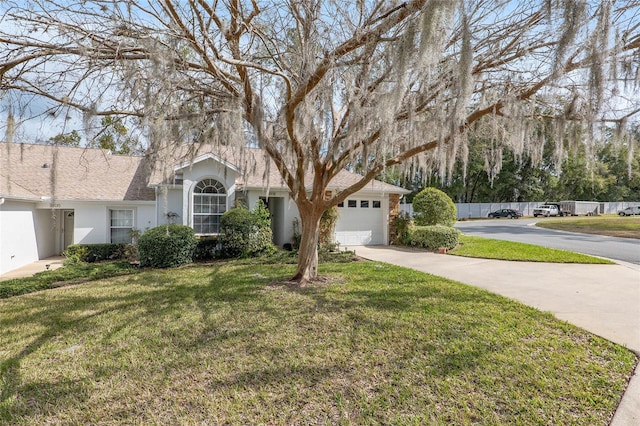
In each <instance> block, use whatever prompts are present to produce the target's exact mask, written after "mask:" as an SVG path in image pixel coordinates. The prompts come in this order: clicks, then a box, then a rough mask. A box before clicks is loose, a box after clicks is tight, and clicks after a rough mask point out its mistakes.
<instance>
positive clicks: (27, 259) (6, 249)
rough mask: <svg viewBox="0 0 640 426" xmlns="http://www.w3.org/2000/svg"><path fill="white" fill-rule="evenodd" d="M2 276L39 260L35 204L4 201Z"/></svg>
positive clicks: (0, 232)
mask: <svg viewBox="0 0 640 426" xmlns="http://www.w3.org/2000/svg"><path fill="white" fill-rule="evenodd" d="M2 200H3V202H2V204H1V205H0V275H1V274H4V273H6V272H9V271H11V270H13V269H16V268H20V267H21V266H24V265H28V264H29V263H32V262H35V261H36V260H38V244H37V240H36V229H35V225H34V221H35V215H36V208H35V203H30V202H22V201H12V200H7V199H2Z"/></svg>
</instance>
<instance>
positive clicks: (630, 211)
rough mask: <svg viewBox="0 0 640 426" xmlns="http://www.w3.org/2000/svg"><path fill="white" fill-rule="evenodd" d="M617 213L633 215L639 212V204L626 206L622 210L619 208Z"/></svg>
mask: <svg viewBox="0 0 640 426" xmlns="http://www.w3.org/2000/svg"><path fill="white" fill-rule="evenodd" d="M618 214H619V215H620V216H633V215H636V214H640V206H636V207H627V208H626V209H624V210H620V211H619V212H618Z"/></svg>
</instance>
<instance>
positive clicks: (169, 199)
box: [156, 185, 184, 226]
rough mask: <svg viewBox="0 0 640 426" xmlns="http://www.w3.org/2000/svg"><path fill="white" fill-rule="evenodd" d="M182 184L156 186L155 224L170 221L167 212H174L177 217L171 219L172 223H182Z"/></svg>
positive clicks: (164, 223)
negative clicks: (163, 186)
mask: <svg viewBox="0 0 640 426" xmlns="http://www.w3.org/2000/svg"><path fill="white" fill-rule="evenodd" d="M182 195H183V194H182V185H180V186H176V187H165V188H158V192H157V193H156V199H157V200H158V203H157V206H156V223H157V226H160V225H166V224H167V223H171V222H170V221H169V217H168V216H167V214H168V213H176V214H177V215H178V217H176V218H174V219H173V222H172V223H183V220H184V218H183V207H182V202H183V198H182Z"/></svg>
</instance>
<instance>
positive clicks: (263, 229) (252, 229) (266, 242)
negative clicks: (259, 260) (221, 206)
mask: <svg viewBox="0 0 640 426" xmlns="http://www.w3.org/2000/svg"><path fill="white" fill-rule="evenodd" d="M272 240H273V233H272V231H271V219H270V216H269V210H267V208H266V207H265V205H264V204H263V203H262V201H258V203H256V208H255V209H254V210H253V211H249V210H247V209H245V208H242V207H235V208H233V209H231V210H229V211H227V212H225V213H224V214H223V215H222V217H221V218H220V246H221V254H222V256H223V257H252V256H257V255H260V254H264V253H268V252H270V251H272V250H273V249H274V247H273V243H272Z"/></svg>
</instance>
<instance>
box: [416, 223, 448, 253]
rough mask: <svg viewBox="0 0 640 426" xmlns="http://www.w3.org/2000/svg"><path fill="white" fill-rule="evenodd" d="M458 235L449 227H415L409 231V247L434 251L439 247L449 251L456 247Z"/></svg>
mask: <svg viewBox="0 0 640 426" xmlns="http://www.w3.org/2000/svg"><path fill="white" fill-rule="evenodd" d="M459 235H460V232H459V231H458V230H457V229H455V228H453V227H451V226H443V225H432V226H416V227H414V228H413V230H412V231H411V245H412V246H415V247H420V248H424V249H427V250H434V251H435V250H438V249H439V248H440V247H444V248H446V249H447V250H450V249H452V248H454V247H455V246H457V245H458V236H459Z"/></svg>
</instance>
